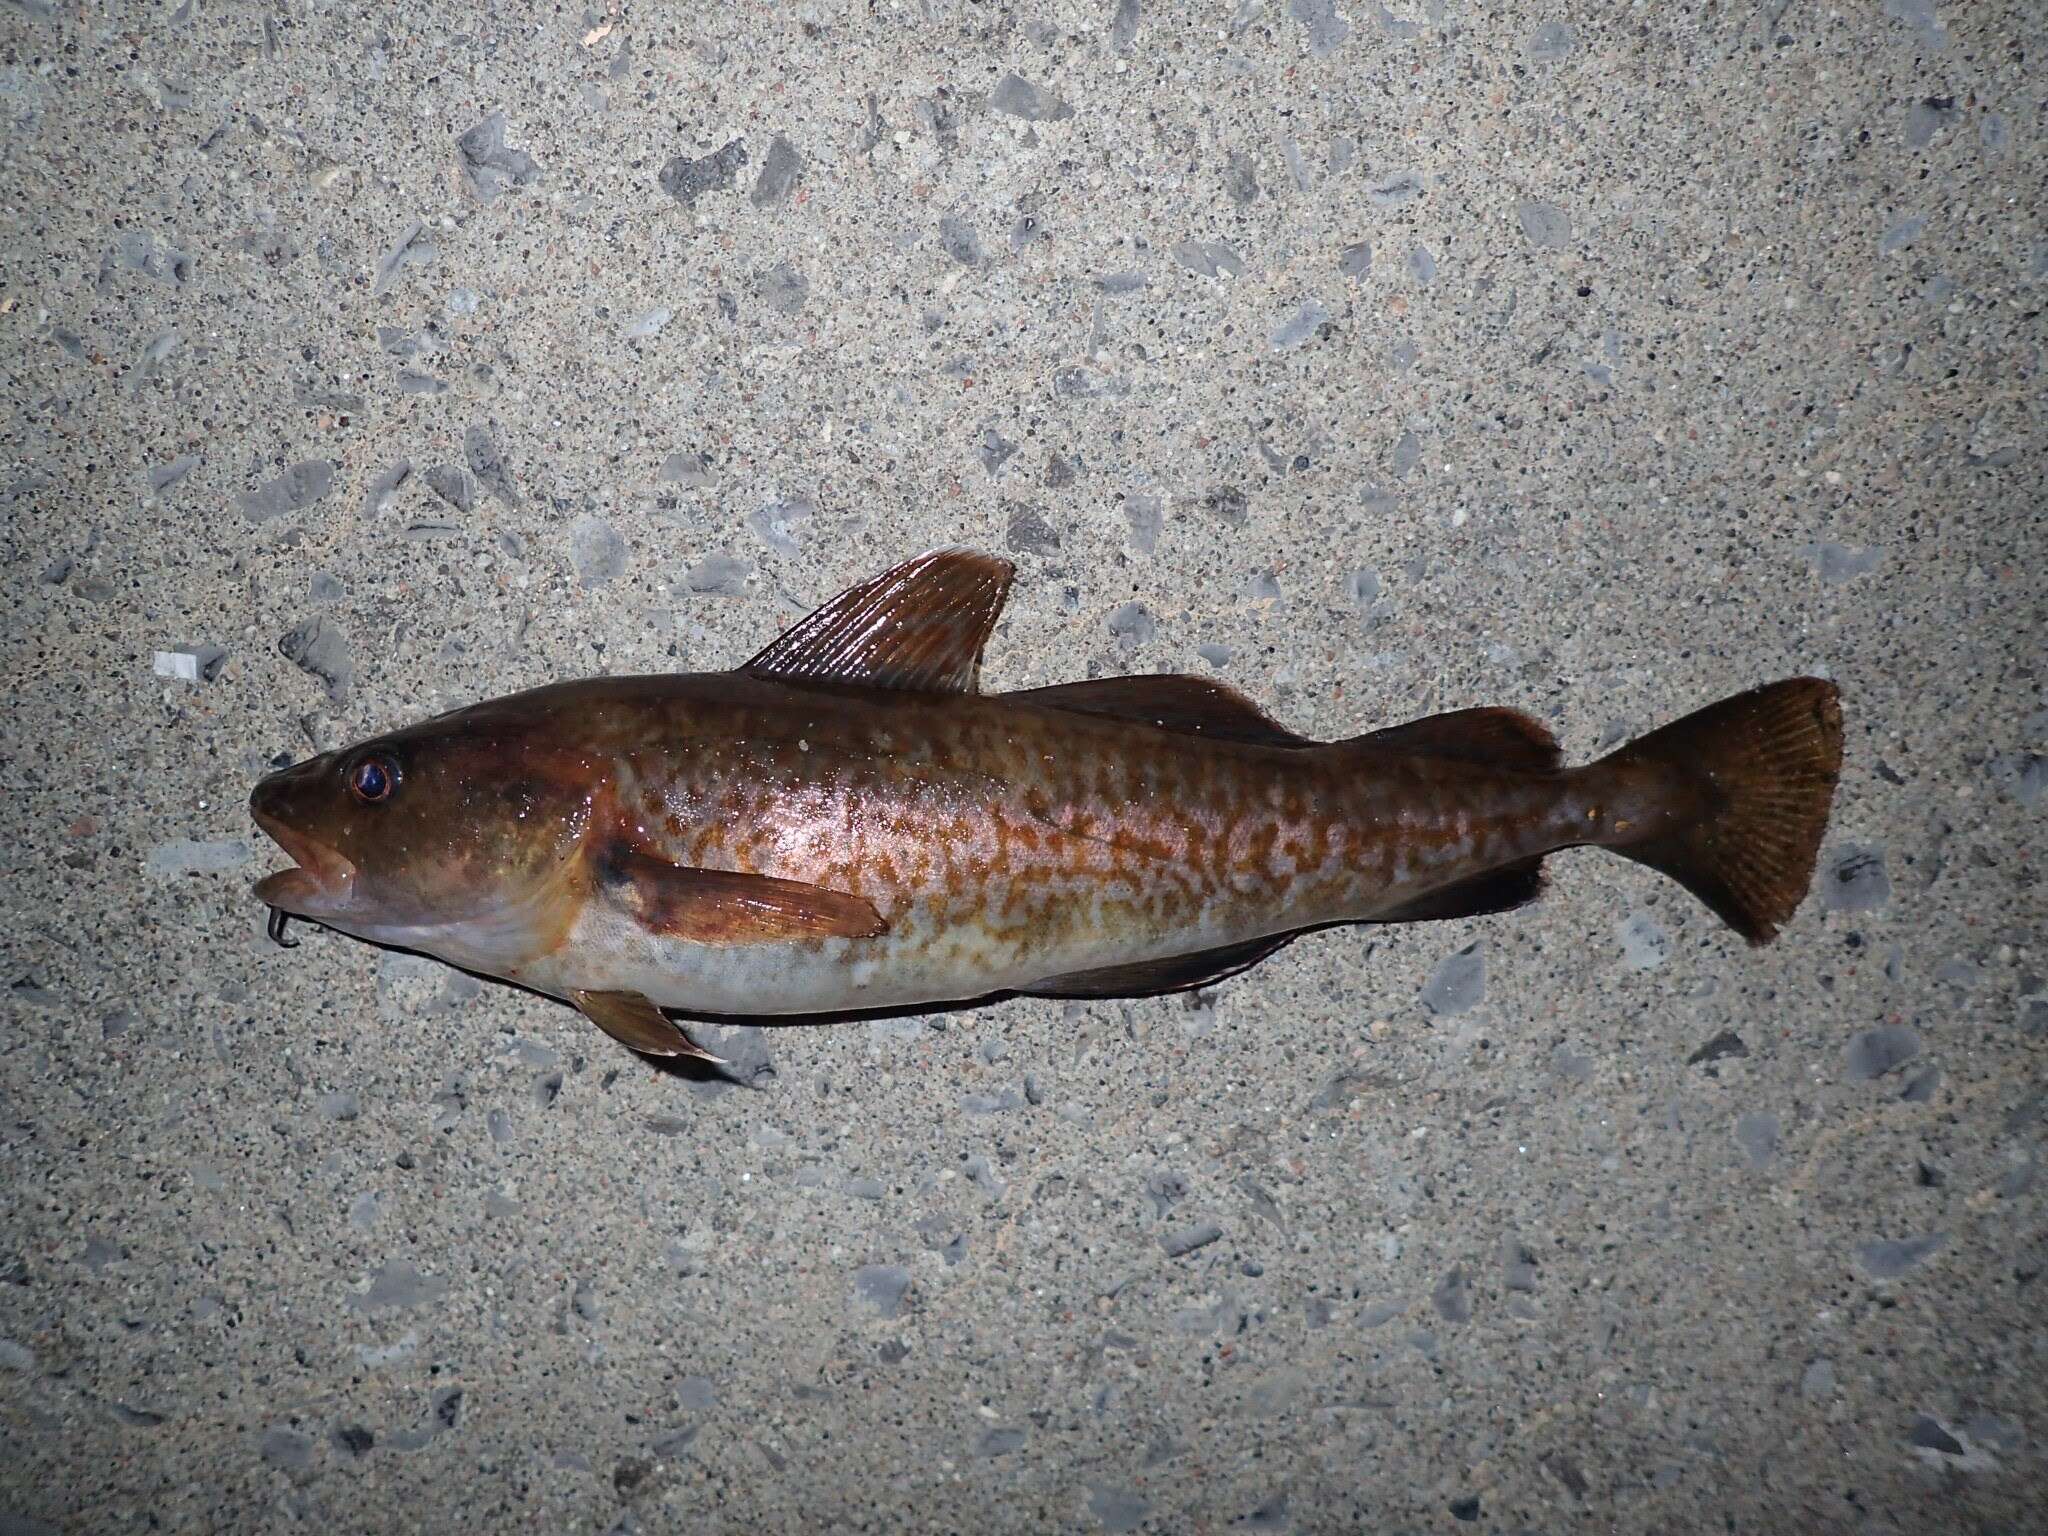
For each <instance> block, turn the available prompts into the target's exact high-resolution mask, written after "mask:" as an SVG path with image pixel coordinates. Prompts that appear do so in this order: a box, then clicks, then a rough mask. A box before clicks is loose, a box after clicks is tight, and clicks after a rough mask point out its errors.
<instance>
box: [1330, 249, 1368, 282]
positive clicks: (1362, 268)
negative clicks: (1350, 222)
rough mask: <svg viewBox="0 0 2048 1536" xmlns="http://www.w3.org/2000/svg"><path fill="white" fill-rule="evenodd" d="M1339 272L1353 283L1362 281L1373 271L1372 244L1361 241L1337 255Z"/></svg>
mask: <svg viewBox="0 0 2048 1536" xmlns="http://www.w3.org/2000/svg"><path fill="white" fill-rule="evenodd" d="M1337 270H1338V272H1340V273H1341V274H1343V275H1344V276H1345V277H1348V278H1350V279H1351V281H1352V282H1354V283H1355V282H1359V281H1361V280H1362V279H1363V278H1364V277H1365V275H1366V273H1368V272H1370V271H1371V270H1372V244H1371V242H1370V241H1366V240H1360V241H1357V242H1355V243H1354V244H1351V245H1347V246H1345V247H1344V249H1343V250H1341V251H1339V252H1338V253H1337Z"/></svg>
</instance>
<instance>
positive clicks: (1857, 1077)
mask: <svg viewBox="0 0 2048 1536" xmlns="http://www.w3.org/2000/svg"><path fill="white" fill-rule="evenodd" d="M1919 1054H1920V1032H1919V1031H1918V1030H1917V1029H1914V1028H1912V1027H1911V1026H1910V1025H1906V1024H1887V1025H1884V1026H1882V1027H1880V1028H1877V1029H1866V1030H1864V1031H1862V1032H1861V1033H1860V1034H1858V1035H1856V1036H1854V1037H1853V1038H1851V1040H1850V1041H1849V1045H1848V1050H1847V1052H1846V1057H1847V1065H1846V1075H1847V1077H1848V1079H1849V1081H1850V1082H1852V1083H1867V1082H1872V1081H1874V1080H1876V1079H1877V1078H1880V1077H1883V1076H1884V1075H1885V1074H1886V1073H1888V1072H1896V1071H1897V1070H1898V1069H1899V1068H1900V1067H1902V1066H1904V1065H1905V1064H1906V1063H1907V1062H1909V1061H1911V1060H1912V1059H1913V1058H1914V1057H1915V1056H1918V1055H1919Z"/></svg>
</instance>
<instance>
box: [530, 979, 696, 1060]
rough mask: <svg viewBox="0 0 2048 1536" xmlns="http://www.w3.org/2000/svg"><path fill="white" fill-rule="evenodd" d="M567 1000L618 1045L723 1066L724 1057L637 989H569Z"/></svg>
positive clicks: (647, 1052)
mask: <svg viewBox="0 0 2048 1536" xmlns="http://www.w3.org/2000/svg"><path fill="white" fill-rule="evenodd" d="M569 1001H570V1002H572V1003H574V1004H575V1005H576V1006H577V1007H578V1008H580V1009H582V1010H583V1013H584V1016H585V1017H586V1018H588V1019H589V1020H590V1022H591V1023H593V1024H595V1025H596V1026H597V1027H598V1028H599V1029H601V1030H603V1031H604V1032H605V1033H606V1034H608V1035H610V1036H611V1037H612V1038H613V1039H614V1040H616V1041H618V1042H619V1044H621V1045H628V1046H631V1047H632V1048H633V1049H634V1050H636V1051H638V1052H640V1054H641V1055H643V1056H694V1057H696V1058H697V1060H699V1061H708V1062H711V1063H713V1064H714V1065H716V1066H721V1067H722V1066H724V1065H725V1058H724V1057H723V1056H714V1055H712V1054H711V1053H710V1052H709V1051H707V1050H705V1049H704V1047H703V1046H701V1045H699V1044H698V1043H697V1042H696V1041H694V1040H692V1039H691V1038H690V1037H689V1036H688V1035H686V1034H684V1033H683V1027H682V1026H681V1025H680V1024H677V1023H675V1022H674V1021H673V1020H671V1019H669V1018H668V1017H667V1016H666V1015H664V1014H663V1013H662V1011H661V1010H660V1009H659V1008H657V1007H655V1006H654V1004H652V1003H650V1002H649V1001H648V1000H647V999H646V998H644V997H642V996H641V995H640V994H639V993H638V992H571V993H570V994H569Z"/></svg>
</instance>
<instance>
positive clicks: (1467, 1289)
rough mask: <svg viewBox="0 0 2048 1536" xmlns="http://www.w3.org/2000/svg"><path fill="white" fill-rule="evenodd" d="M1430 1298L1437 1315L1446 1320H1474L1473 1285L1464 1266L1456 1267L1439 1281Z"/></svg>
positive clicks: (1452, 1321)
mask: <svg viewBox="0 0 2048 1536" xmlns="http://www.w3.org/2000/svg"><path fill="white" fill-rule="evenodd" d="M1429 1299H1430V1302H1431V1304H1432V1305H1433V1306H1435V1308H1436V1312H1437V1316H1438V1317H1441V1318H1442V1319H1443V1320H1444V1321H1445V1322H1447V1323H1469V1322H1471V1321H1472V1286H1471V1282H1470V1281H1468V1280H1467V1279H1466V1277H1465V1271H1464V1268H1463V1266H1457V1267H1454V1268H1453V1269H1452V1270H1451V1272H1450V1273H1449V1274H1447V1275H1445V1276H1444V1277H1443V1279H1441V1280H1439V1281H1437V1283H1436V1289H1435V1290H1433V1291H1431V1292H1430V1293H1429Z"/></svg>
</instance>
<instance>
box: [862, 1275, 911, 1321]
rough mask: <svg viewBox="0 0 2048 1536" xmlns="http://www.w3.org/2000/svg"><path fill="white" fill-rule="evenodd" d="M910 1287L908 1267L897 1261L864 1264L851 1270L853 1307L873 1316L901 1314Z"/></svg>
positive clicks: (882, 1316)
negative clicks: (894, 1262)
mask: <svg viewBox="0 0 2048 1536" xmlns="http://www.w3.org/2000/svg"><path fill="white" fill-rule="evenodd" d="M909 1291H910V1271H909V1270H907V1269H905V1268H904V1267H903V1266H902V1265H900V1264H864V1265H862V1266H861V1267H860V1268H859V1269H857V1270H855V1271H854V1272H853V1292H852V1302H853V1306H854V1309H855V1310H856V1311H865V1312H869V1313H872V1314H873V1315H874V1316H876V1317H881V1318H892V1317H898V1316H901V1315H902V1312H903V1303H904V1298H905V1296H906V1295H908V1293H909Z"/></svg>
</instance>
